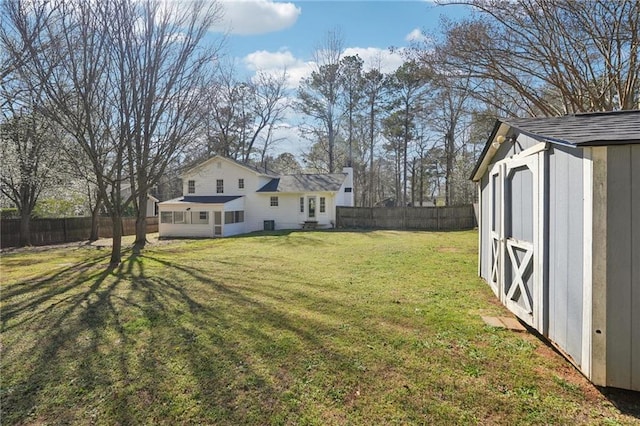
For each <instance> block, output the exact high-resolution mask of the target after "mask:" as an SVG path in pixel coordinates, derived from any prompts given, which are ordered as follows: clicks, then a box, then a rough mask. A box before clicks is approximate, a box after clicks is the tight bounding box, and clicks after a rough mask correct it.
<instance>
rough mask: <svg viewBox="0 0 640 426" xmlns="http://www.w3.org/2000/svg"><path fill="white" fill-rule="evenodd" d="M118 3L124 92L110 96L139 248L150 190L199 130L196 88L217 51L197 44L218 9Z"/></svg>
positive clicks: (149, 0)
mask: <svg viewBox="0 0 640 426" xmlns="http://www.w3.org/2000/svg"><path fill="white" fill-rule="evenodd" d="M119 6H120V7H118V8H117V9H116V13H117V15H116V16H114V17H113V18H114V19H115V21H116V22H117V23H116V24H114V28H113V37H114V38H115V43H114V49H113V55H114V63H115V69H116V70H117V71H115V72H116V73H117V74H116V75H117V77H118V78H117V81H118V83H119V86H118V87H119V88H122V87H126V89H125V90H122V89H120V90H117V89H118V88H115V89H116V90H114V94H115V95H116V98H117V99H118V100H119V101H120V105H121V107H120V110H119V113H120V115H121V121H122V124H123V128H124V130H125V132H124V133H123V134H122V137H123V139H125V143H126V145H127V147H128V151H127V154H128V161H127V164H128V165H129V173H128V175H129V177H130V185H131V188H132V189H133V190H132V203H133V206H134V208H135V211H136V241H135V243H134V251H136V252H139V250H140V249H141V248H142V247H144V245H145V243H146V217H147V197H148V194H149V190H150V188H151V187H153V186H155V185H156V184H157V183H158V181H159V180H160V178H161V177H162V176H163V175H164V172H165V170H166V168H167V165H168V164H169V163H170V162H171V161H172V160H173V159H174V158H176V156H177V155H179V154H180V153H181V151H182V150H183V148H184V147H185V146H186V144H187V143H189V142H190V139H191V138H193V137H194V136H195V133H196V130H197V129H198V127H199V123H200V119H201V115H200V111H201V108H200V105H201V97H200V93H201V91H202V88H203V86H204V83H205V81H207V80H208V79H207V73H208V71H209V70H210V65H211V64H212V62H213V60H214V59H215V57H216V55H217V49H216V48H215V47H214V46H207V47H205V46H203V45H202V41H203V38H204V36H205V35H206V33H207V31H208V29H209V27H210V26H211V25H212V24H213V23H215V22H216V20H217V19H218V18H219V10H218V8H217V6H216V5H215V3H213V4H209V5H206V4H205V3H203V2H194V3H191V4H190V7H186V6H185V5H181V4H178V3H176V2H168V3H167V2H159V1H156V0H144V1H134V0H120V4H119Z"/></svg>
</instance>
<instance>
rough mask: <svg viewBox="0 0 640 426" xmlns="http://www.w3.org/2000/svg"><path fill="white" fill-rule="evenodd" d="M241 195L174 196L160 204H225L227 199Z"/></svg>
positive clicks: (230, 199) (234, 198) (233, 198)
mask: <svg viewBox="0 0 640 426" xmlns="http://www.w3.org/2000/svg"><path fill="white" fill-rule="evenodd" d="M241 197H242V195H211V196H205V195H185V196H184V197H178V198H174V199H173V200H169V201H164V202H162V203H160V204H165V203H166V204H177V203H197V204H225V203H228V202H229V201H233V200H236V199H238V198H241Z"/></svg>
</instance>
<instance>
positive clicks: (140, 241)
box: [133, 191, 147, 254]
mask: <svg viewBox="0 0 640 426" xmlns="http://www.w3.org/2000/svg"><path fill="white" fill-rule="evenodd" d="M146 244H147V192H146V191H140V195H139V196H138V209H137V212H136V240H135V242H134V243H133V252H134V253H135V254H140V251H141V250H142V249H143V248H144V246H145V245H146Z"/></svg>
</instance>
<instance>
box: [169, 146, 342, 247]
mask: <svg viewBox="0 0 640 426" xmlns="http://www.w3.org/2000/svg"><path fill="white" fill-rule="evenodd" d="M182 181H183V194H184V195H183V196H182V197H179V198H176V199H173V200H169V201H164V202H162V203H159V204H158V208H159V214H160V223H159V234H160V237H227V236H231V235H237V234H244V233H247V232H253V231H260V230H278V229H296V228H303V227H314V228H315V227H325V228H326V227H332V226H333V225H334V224H335V218H336V217H335V215H336V206H353V204H354V203H353V201H354V196H353V170H352V169H351V168H349V167H345V168H344V170H343V173H322V174H297V175H277V174H275V173H273V172H270V171H268V170H262V169H259V168H255V167H252V166H250V165H247V164H242V163H239V162H236V161H234V160H231V159H229V158H224V157H221V156H215V157H212V158H210V159H208V160H206V161H204V162H202V163H200V164H199V165H197V166H195V167H194V168H192V169H190V170H188V171H186V172H185V173H184V174H183V175H182Z"/></svg>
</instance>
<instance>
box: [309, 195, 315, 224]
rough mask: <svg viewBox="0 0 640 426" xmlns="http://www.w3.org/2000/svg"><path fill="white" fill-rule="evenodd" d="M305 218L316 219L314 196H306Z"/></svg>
mask: <svg viewBox="0 0 640 426" xmlns="http://www.w3.org/2000/svg"><path fill="white" fill-rule="evenodd" d="M307 220H316V197H308V198H307Z"/></svg>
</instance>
